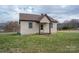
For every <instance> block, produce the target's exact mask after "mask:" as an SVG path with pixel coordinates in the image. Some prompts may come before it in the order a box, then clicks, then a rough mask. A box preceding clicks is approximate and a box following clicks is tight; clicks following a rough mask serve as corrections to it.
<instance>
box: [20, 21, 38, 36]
mask: <svg viewBox="0 0 79 59" xmlns="http://www.w3.org/2000/svg"><path fill="white" fill-rule="evenodd" d="M32 26H33V27H32V28H29V21H21V22H20V33H21V35H27V34H34V33H38V32H39V28H38V27H39V25H38V24H37V23H36V22H32Z"/></svg>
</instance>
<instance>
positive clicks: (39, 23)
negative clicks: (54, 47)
mask: <svg viewBox="0 0 79 59" xmlns="http://www.w3.org/2000/svg"><path fill="white" fill-rule="evenodd" d="M40 26H41V24H40V22H39V34H40Z"/></svg>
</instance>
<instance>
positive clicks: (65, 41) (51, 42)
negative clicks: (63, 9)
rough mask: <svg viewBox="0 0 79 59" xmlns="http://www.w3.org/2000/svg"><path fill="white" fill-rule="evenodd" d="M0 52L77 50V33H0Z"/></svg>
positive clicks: (78, 43)
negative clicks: (21, 34)
mask: <svg viewBox="0 0 79 59" xmlns="http://www.w3.org/2000/svg"><path fill="white" fill-rule="evenodd" d="M0 52H50V53H52V52H54V53H56V52H61V53H63V52H79V33H66V32H58V33H56V34H51V35H24V36H20V35H16V34H2V35H1V34H0Z"/></svg>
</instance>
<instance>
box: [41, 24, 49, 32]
mask: <svg viewBox="0 0 79 59" xmlns="http://www.w3.org/2000/svg"><path fill="white" fill-rule="evenodd" d="M40 32H41V33H49V23H46V24H43V30H40Z"/></svg>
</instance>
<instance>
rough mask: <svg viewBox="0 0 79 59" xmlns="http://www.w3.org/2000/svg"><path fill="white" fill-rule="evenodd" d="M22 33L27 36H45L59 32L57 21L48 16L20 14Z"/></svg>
mask: <svg viewBox="0 0 79 59" xmlns="http://www.w3.org/2000/svg"><path fill="white" fill-rule="evenodd" d="M19 22H20V33H21V35H27V34H35V33H38V34H44V33H49V34H51V33H54V32H57V21H56V20H54V19H53V18H51V17H50V16H48V15H47V14H41V15H36V14H24V13H20V14H19Z"/></svg>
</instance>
